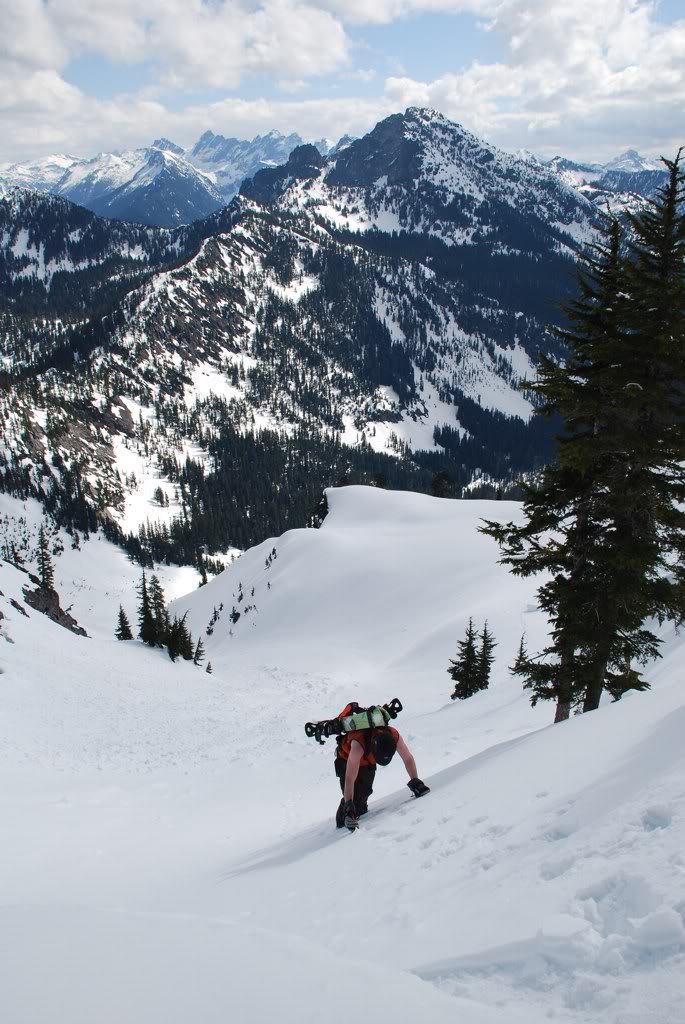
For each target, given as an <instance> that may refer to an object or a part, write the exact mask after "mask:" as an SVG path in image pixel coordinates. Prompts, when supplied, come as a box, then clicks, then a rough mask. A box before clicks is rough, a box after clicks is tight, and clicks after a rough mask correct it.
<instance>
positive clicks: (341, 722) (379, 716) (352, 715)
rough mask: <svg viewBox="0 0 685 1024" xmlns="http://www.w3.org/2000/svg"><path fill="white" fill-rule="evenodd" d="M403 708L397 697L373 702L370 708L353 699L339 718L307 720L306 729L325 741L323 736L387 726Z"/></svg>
mask: <svg viewBox="0 0 685 1024" xmlns="http://www.w3.org/2000/svg"><path fill="white" fill-rule="evenodd" d="M401 710H402V703H401V701H400V700H399V699H398V698H397V697H394V698H393V700H391V701H390V702H389V703H388V704H373V705H372V706H371V707H370V708H360V707H359V705H358V704H357V703H356V701H351V702H350V703H349V704H346V705H345V707H344V708H343V709H342V711H341V712H340V714H339V715H338V716H337V718H328V719H325V720H324V721H323V722H307V723H306V725H305V727H304V731H305V733H306V734H307V736H309V737H310V738H311V737H314V739H316V740H317V741H318V742H319V743H323V742H324V740H323V739H322V738H321V737H322V736H324V737H328V736H339V735H340V734H341V733H345V732H357V731H361V730H363V729H377V728H379V726H386V725H387V724H388V722H389V721H390V719H391V718H397V716H398V715H399V713H400V711H401Z"/></svg>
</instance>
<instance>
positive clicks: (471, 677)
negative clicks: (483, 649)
mask: <svg viewBox="0 0 685 1024" xmlns="http://www.w3.org/2000/svg"><path fill="white" fill-rule="evenodd" d="M447 672H448V675H449V676H450V677H451V678H452V679H453V680H454V683H455V687H454V691H453V693H452V700H466V698H467V697H472V696H473V695H474V693H477V692H478V690H479V689H480V673H479V661H478V652H477V650H476V631H475V629H474V628H473V620H472V619H469V624H468V626H467V628H466V634H465V636H464V639H463V640H460V641H459V642H458V643H457V657H456V658H455V660H454V661H452V660H450V667H449V668H448V669H447Z"/></svg>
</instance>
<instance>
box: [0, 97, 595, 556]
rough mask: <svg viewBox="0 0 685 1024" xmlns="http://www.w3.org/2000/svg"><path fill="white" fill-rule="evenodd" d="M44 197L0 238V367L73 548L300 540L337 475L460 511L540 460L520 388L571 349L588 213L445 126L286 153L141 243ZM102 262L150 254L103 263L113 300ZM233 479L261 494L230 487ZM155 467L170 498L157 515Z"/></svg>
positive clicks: (523, 167)
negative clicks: (562, 314)
mask: <svg viewBox="0 0 685 1024" xmlns="http://www.w3.org/2000/svg"><path fill="white" fill-rule="evenodd" d="M156 152H158V153H160V154H162V155H163V158H164V159H165V160H166V158H167V155H168V154H167V150H164V151H163V150H158V151H156ZM171 158H172V159H173V158H175V157H174V154H173V153H172V154H171ZM34 196H35V201H34V205H31V204H28V206H27V207H26V213H25V214H20V212H19V208H18V207H17V206H16V203H15V207H11V208H7V207H6V214H5V223H6V224H7V228H6V229H5V230H4V232H3V234H2V235H1V236H0V238H1V239H2V242H3V246H4V249H3V248H2V247H0V252H3V251H4V253H5V254H6V259H5V262H4V267H5V273H4V278H3V280H4V282H5V291H6V294H7V296H8V300H9V303H10V308H11V309H13V310H14V311H15V312H14V313H13V317H14V319H13V322H12V330H11V331H8V332H7V333H6V334H5V335H4V336H3V355H4V359H5V365H6V366H7V367H8V368H9V369H13V370H14V371H15V372H16V371H17V370H18V369H19V368H21V375H20V376H18V379H17V380H16V382H14V383H13V385H12V389H11V392H10V394H8V395H7V396H6V398H5V399H3V397H2V395H0V412H2V413H3V414H4V415H5V417H6V423H7V428H6V436H7V437H8V438H11V442H9V443H6V444H5V445H4V446H3V447H2V449H1V450H0V453H1V454H0V457H1V458H3V460H4V462H5V466H6V470H5V472H6V473H7V474H8V475H9V478H10V479H11V480H12V481H13V483H12V486H13V487H14V488H15V489H20V490H21V493H24V494H26V493H28V494H34V495H36V496H37V497H42V498H43V500H49V501H51V502H52V501H54V500H55V499H54V498H52V497H48V496H49V495H52V494H53V493H54V492H56V493H57V494H59V495H60V499H59V508H60V510H61V511H60V513H59V514H60V515H62V516H64V517H65V522H71V523H72V525H73V527H74V528H75V529H77V530H79V531H83V530H87V531H90V530H91V529H92V526H93V520H95V521H96V522H98V521H99V522H104V523H106V524H107V529H108V530H109V531H110V533H111V535H114V536H117V537H119V539H120V540H121V541H122V542H123V543H125V544H126V545H127V546H128V549H129V550H130V551H131V553H132V554H135V555H136V556H139V555H140V554H141V550H142V549H143V548H145V549H147V548H148V545H150V547H149V554H150V557H155V558H160V557H165V558H170V559H171V558H173V559H175V560H181V561H186V560H190V561H197V559H198V557H199V555H198V551H199V550H200V549H201V550H202V552H203V554H202V557H203V558H206V557H207V556H208V555H210V556H211V555H212V554H213V553H216V552H219V551H222V550H226V549H227V548H229V547H239V548H243V547H245V546H247V545H248V544H251V543H254V542H255V541H256V540H259V539H261V538H262V537H263V536H265V535H267V533H269V532H276V531H280V530H283V529H285V528H287V527H288V526H292V525H301V524H302V523H304V522H305V521H306V518H307V516H308V515H310V514H311V511H312V509H313V508H314V506H315V504H316V501H317V500H318V497H319V495H320V491H321V488H322V486H324V485H326V484H330V483H332V482H335V481H336V480H338V479H339V478H348V479H349V478H352V479H356V480H371V479H378V480H381V481H385V482H386V483H388V484H390V486H394V487H405V488H407V487H408V488H415V489H417V490H430V489H431V488H432V486H433V476H434V474H436V473H443V474H446V475H447V477H448V478H449V481H450V483H449V486H450V487H451V488H452V493H460V492H461V489H462V488H463V487H470V486H471V485H472V484H474V482H476V483H477V482H479V481H480V482H481V483H485V484H487V485H488V486H490V484H488V481H491V480H494V481H496V482H506V481H511V480H512V479H515V478H516V477H517V476H518V475H519V474H520V473H521V472H526V471H529V470H531V469H532V468H533V467H534V466H535V465H536V464H539V463H540V461H541V460H543V459H544V458H546V457H547V455H548V453H549V452H550V451H551V435H552V434H553V432H554V425H553V424H549V423H548V422H547V421H542V422H538V421H537V420H534V421H532V422H529V421H530V418H531V412H532V406H531V403H530V400H529V396H527V395H526V394H525V393H523V392H522V391H521V390H520V388H519V382H520V380H521V379H522V378H525V377H529V376H530V375H531V374H532V373H534V364H535V360H536V358H537V353H538V352H539V351H540V350H541V349H543V350H545V351H546V352H548V353H550V354H552V355H555V356H559V355H560V353H561V349H560V347H559V343H558V342H557V341H556V339H555V337H554V336H553V334H552V333H550V331H549V330H548V328H547V324H548V323H549V321H550V319H551V318H553V317H554V316H556V315H557V314H558V303H559V302H560V301H561V300H562V299H563V298H564V296H568V295H570V291H571V289H572V288H573V286H574V285H573V282H574V267H575V263H574V257H575V253H576V251H577V249H578V248H579V247H580V246H581V245H582V243H583V242H584V241H585V240H589V239H590V238H592V237H593V232H594V230H595V224H596V219H597V211H596V208H595V207H594V206H593V205H592V203H590V202H588V201H587V200H585V199H584V198H582V197H580V196H579V195H578V193H577V191H576V190H575V189H574V188H572V187H570V186H569V185H567V184H565V183H563V182H560V181H559V179H558V178H557V177H556V175H555V174H554V173H553V172H552V171H550V170H549V169H547V168H545V167H541V166H540V165H537V164H534V163H531V162H530V161H527V160H520V159H518V158H516V157H513V156H511V155H508V154H505V153H502V152H500V151H499V150H496V149H494V148H493V147H491V146H488V145H486V144H485V143H482V142H480V141H479V140H478V139H476V138H475V137H474V136H473V135H471V134H470V133H468V132H466V131H465V130H464V129H463V128H462V127H461V126H459V125H457V124H454V123H453V122H450V121H448V120H447V119H446V118H444V117H443V116H442V115H440V114H438V113H436V112H435V111H431V110H418V109H410V110H408V111H407V112H406V113H405V114H403V115H396V116H393V117H391V118H388V119H386V120H385V121H383V122H381V123H380V124H379V125H378V126H377V127H376V128H375V129H374V130H373V131H372V132H371V133H369V135H368V136H365V137H364V138H363V139H359V140H355V141H353V142H351V143H350V144H349V145H348V146H346V147H345V148H343V149H342V150H339V151H338V152H337V153H336V154H333V155H331V156H328V157H323V156H322V155H321V154H320V153H319V151H318V150H317V149H316V147H314V146H306V145H305V146H299V147H297V148H296V149H295V150H293V152H292V153H291V155H290V157H289V158H288V161H287V163H286V164H284V165H282V166H281V167H274V168H264V169H262V170H261V171H259V172H258V173H257V174H256V175H255V176H254V178H253V179H251V180H250V181H249V182H248V183H246V184H245V185H244V187H243V194H242V195H241V196H240V197H237V198H236V199H235V200H234V201H233V202H232V204H231V205H230V206H229V207H227V208H223V209H221V210H219V211H218V212H217V213H215V214H213V215H212V216H210V217H209V218H206V219H205V220H204V221H200V222H196V223H195V224H193V225H191V226H190V227H179V228H177V229H175V230H174V231H163V230H160V229H155V228H152V227H149V228H147V229H142V228H136V229H135V231H134V230H133V229H131V230H132V232H133V234H135V232H138V233H140V232H143V237H142V238H140V237H138V235H136V238H134V237H133V236H132V235H131V236H130V237H129V234H128V233H127V232H128V226H125V225H121V224H119V225H118V227H116V230H115V229H114V227H113V225H114V224H115V223H116V222H113V221H104V220H100V221H97V220H93V218H91V221H92V223H91V224H90V226H89V228H88V232H89V234H88V239H90V241H88V244H87V245H86V244H85V242H86V239H85V236H84V238H83V239H82V236H81V235H79V234H78V232H79V230H82V229H81V228H80V227H79V224H80V222H79V224H77V223H76V221H75V220H74V218H73V217H70V216H68V215H67V211H66V209H64V210H63V209H62V208H60V207H58V206H56V205H55V200H54V199H50V198H49V197H43V199H41V197H40V196H36V194H35V193H34ZM41 202H42V203H44V204H45V206H44V207H40V204H41ZM50 204H52V205H50ZM74 209H75V208H74ZM81 212H82V213H83V211H81ZM84 216H86V215H85V214H84ZM81 219H83V217H82V218H81ZM96 229H97V231H96ZM94 231H96V235H97V239H98V242H97V244H94V243H92V239H91V235H92V233H93V232H94ZM22 232H25V234H23V233H22ZM93 237H95V236H93ZM42 238H44V241H43V242H41V239H42ZM65 238H68V239H72V238H73V240H74V245H75V246H76V244H77V242H78V241H79V240H82V241H83V242H84V244H83V245H82V247H81V249H80V250H79V258H76V257H77V254H76V253H74V252H71V250H69V249H68V246H67V247H66V248H65V243H64V239H65ZM48 240H49V241H50V244H49V246H48V244H47V243H48ZM91 243H92V244H91ZM41 244H42V245H43V248H42V249H41ZM116 245H122V246H123V247H124V248H125V249H126V252H128V253H133V252H135V253H136V254H137V255H138V256H139V257H140V262H139V264H138V265H136V267H135V268H134V267H133V266H129V267H128V268H127V269H126V270H125V271H124V272H123V273H122V270H124V267H123V265H121V266H119V268H118V269H117V267H116V264H114V263H112V272H113V273H112V283H111V286H110V287H109V288H107V289H105V288H104V287H103V282H102V280H101V279H99V278H96V277H95V276H94V274H93V267H94V266H95V265H96V264H97V263H98V260H100V259H101V257H100V255H98V254H104V253H107V252H110V251H111V249H112V246H116ZM136 246H139V247H140V248H139V249H137V248H136ZM48 249H49V252H48ZM53 250H54V252H53ZM41 260H42V262H41ZM46 261H47V262H46ZM50 261H52V262H50ZM89 261H92V265H91V262H89ZM98 265H101V266H104V265H105V264H102V263H101V264H98ZM43 266H49V267H50V268H51V271H52V276H45V275H44V276H43V277H42V278H41V277H40V276H39V275H38V274H37V273H36V268H38V267H43ZM55 271H58V272H55ZM134 273H135V274H137V275H138V276H134ZM96 280H97V282H98V284H97V288H93V283H94V282H95V281H96ZM122 293H123V294H122ZM77 295H78V296H79V297H80V298H79V302H78V303H76V302H75V301H74V298H73V297H74V296H77ZM58 300H59V301H58ZM98 300H99V301H98ZM70 303H71V307H72V308H71V309H70V308H69V307H70ZM89 303H90V304H89ZM46 312H47V313H48V316H46ZM19 314H21V316H20V315H19ZM74 358H76V359H77V360H78V362H77V365H76V367H75V368H74ZM29 380H30V381H31V382H32V383H31V385H30V386H29V383H28V382H29ZM36 382H40V388H39V391H38V392H36ZM84 394H85V395H88V396H89V397H88V398H87V399H86V400H85V401H84ZM24 420H26V421H27V422H29V423H30V424H31V429H30V431H29V432H28V433H26V431H24V430H23V429H22V426H21V422H23V421H24ZM75 423H78V424H79V426H78V429H76V427H75ZM10 428H11V429H10ZM29 439H30V440H29ZM55 460H56V461H55ZM151 460H152V462H153V463H154V465H155V466H156V472H155V473H152V472H150V470H149V465H148V464H149V463H150V461H151ZM244 464H247V465H258V466H260V467H261V472H262V474H263V478H262V477H261V476H259V475H257V476H255V475H254V474H245V473H238V474H237V475H234V474H236V469H235V467H238V466H241V465H244ZM146 465H148V469H147V470H146V469H145V467H146ZM63 467H64V468H63ZM66 467H69V471H68V472H66ZM134 467H135V469H134ZM132 473H134V479H135V486H134V485H133V484H132V483H131V479H132V477H131V474H132ZM159 474H161V476H162V478H164V479H165V480H167V482H168V484H169V486H170V492H169V497H170V503H169V505H168V506H167V507H166V508H165V510H164V511H162V510H161V508H160V507H159V504H157V506H156V509H155V512H154V516H153V517H152V518H150V515H149V509H148V506H147V504H146V502H147V501H148V500H150V499H151V498H152V494H153V491H154V489H155V488H156V487H157V486H158V485H159V482H158V480H155V476H156V475H159ZM272 478H273V479H274V480H275V481H276V486H277V488H278V491H279V493H280V494H282V495H283V496H284V497H283V498H282V499H281V500H279V501H274V494H273V490H272V487H271V486H270V485H269V484H267V483H266V481H270V480H271V479H272ZM142 480H144V481H145V483H144V485H143V484H141V482H140V481H142ZM260 480H261V481H262V482H260ZM127 481H128V482H127ZM141 486H143V487H144V488H145V500H144V501H143V502H141V501H140V500H139V499H140V493H139V488H140V487H141ZM495 486H496V484H495ZM286 496H287V497H286ZM246 508H249V510H250V514H249V516H246V515H245V509H246ZM133 509H137V510H138V511H137V512H136V513H134V512H133ZM142 510H145V514H144V515H143V514H142ZM77 523H78V524H79V525H77ZM141 531H142V532H141ZM160 531H161V532H160ZM141 545H142V546H143V548H141ZM153 548H154V551H155V554H154V556H152V554H151V553H152V550H153Z"/></svg>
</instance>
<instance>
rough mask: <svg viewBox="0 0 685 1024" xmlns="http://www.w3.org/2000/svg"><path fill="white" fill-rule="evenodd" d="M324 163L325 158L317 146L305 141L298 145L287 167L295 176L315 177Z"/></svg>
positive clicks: (289, 172) (289, 158)
mask: <svg viewBox="0 0 685 1024" xmlns="http://www.w3.org/2000/svg"><path fill="white" fill-rule="evenodd" d="M323 165H324V158H323V157H322V156H321V153H320V152H319V151H318V149H317V148H316V146H312V145H311V143H305V144H304V145H302V146H296V147H295V149H294V150H293V151H292V153H291V154H290V156H289V157H288V162H287V164H286V168H287V171H288V174H291V175H292V176H293V177H294V178H315V177H316V175H317V174H318V173H319V171H320V170H321V168H322V167H323Z"/></svg>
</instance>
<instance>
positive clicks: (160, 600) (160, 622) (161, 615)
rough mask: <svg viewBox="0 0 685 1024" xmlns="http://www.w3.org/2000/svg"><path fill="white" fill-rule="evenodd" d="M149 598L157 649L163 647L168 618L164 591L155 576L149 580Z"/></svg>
mask: <svg viewBox="0 0 685 1024" xmlns="http://www.w3.org/2000/svg"><path fill="white" fill-rule="evenodd" d="M149 597H150V610H151V612H152V618H153V620H154V624H155V643H156V644H157V646H158V647H164V646H165V644H166V633H167V626H168V621H169V617H168V615H167V610H166V601H165V599H164V591H163V589H162V585H161V583H160V582H159V578H158V577H157V576H152V578H151V579H150V589H149Z"/></svg>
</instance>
